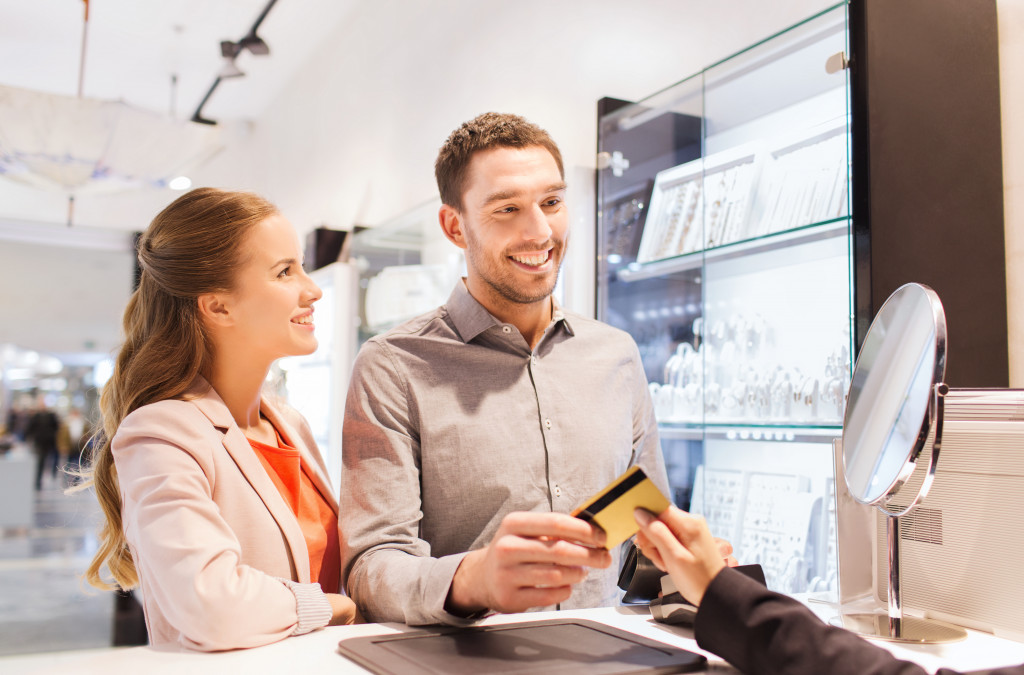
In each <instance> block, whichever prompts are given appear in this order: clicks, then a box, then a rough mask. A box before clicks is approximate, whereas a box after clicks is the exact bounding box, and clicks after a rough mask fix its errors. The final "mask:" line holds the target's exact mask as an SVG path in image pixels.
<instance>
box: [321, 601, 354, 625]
mask: <svg viewBox="0 0 1024 675" xmlns="http://www.w3.org/2000/svg"><path fill="white" fill-rule="evenodd" d="M324 595H326V596H327V602H329V603H331V622H330V623H329V624H327V625H328V626H344V625H346V624H350V623H363V617H362V615H361V614H360V613H359V608H358V607H356V603H354V602H352V599H351V598H350V597H348V596H347V595H341V594H340V593H324Z"/></svg>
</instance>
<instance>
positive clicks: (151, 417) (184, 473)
mask: <svg viewBox="0 0 1024 675" xmlns="http://www.w3.org/2000/svg"><path fill="white" fill-rule="evenodd" d="M186 399H187V400H167V401H160V402H157V403H152V404H149V405H146V406H143V407H141V408H139V409H138V410H136V411H134V412H132V413H131V414H130V415H128V416H127V417H126V418H125V419H124V421H123V422H122V423H121V426H120V427H119V428H118V430H117V433H116V434H115V435H114V439H113V443H112V445H111V447H112V451H113V456H114V464H115V466H116V468H117V475H118V482H119V483H120V487H121V498H122V500H123V507H122V518H123V526H124V532H125V536H126V538H127V540H128V545H129V548H130V550H131V554H132V558H133V559H134V561H135V565H136V568H137V569H138V572H139V579H140V586H141V591H142V596H143V608H144V610H145V614H146V626H147V628H148V629H149V641H150V644H161V643H168V642H176V643H180V644H181V645H183V646H186V647H189V648H192V649H200V650H204V651H212V650H219V649H234V648H239V647H255V646H258V645H263V644H267V643H270V642H274V641H276V640H280V639H282V638H284V637H287V636H288V635H291V634H292V632H293V631H294V630H295V628H296V625H297V622H298V614H297V610H296V595H295V594H294V593H293V592H292V591H291V590H290V589H289V588H288V586H286V585H285V584H284V583H283V582H282V581H280V580H279V579H276V578H275V577H279V578H284V579H290V580H292V581H296V582H300V583H309V581H310V578H309V554H308V552H307V550H306V542H305V539H304V538H303V535H302V531H301V529H300V528H299V524H298V520H297V519H296V518H295V516H294V515H293V514H292V512H291V510H290V509H289V507H288V505H287V504H286V503H285V501H284V499H283V498H282V497H281V494H280V493H279V492H278V490H277V487H276V486H275V485H274V483H273V481H272V480H271V479H270V476H268V475H267V472H266V470H265V469H264V468H263V465H262V464H261V463H260V460H259V459H258V458H257V457H256V454H255V453H254V452H253V450H252V448H251V447H250V445H249V442H248V440H247V439H246V438H245V436H244V435H243V434H242V431H241V429H239V428H238V426H237V425H236V424H235V421H234V419H233V418H232V417H231V413H230V412H229V411H228V408H227V406H226V405H225V404H224V402H223V401H222V400H221V398H220V396H218V395H217V392H216V391H214V390H213V388H212V387H211V386H210V385H209V384H208V383H207V382H206V380H203V379H202V378H198V379H197V381H196V382H195V383H194V385H193V387H192V388H191V389H190V391H189V394H188V395H187V397H186ZM261 409H262V410H263V412H264V414H265V415H266V417H267V418H268V419H269V420H270V421H271V422H272V423H273V424H274V426H275V427H277V429H278V430H279V431H280V432H281V434H282V436H284V439H285V441H286V442H288V443H289V444H290V445H292V446H293V447H295V448H297V449H298V450H299V451H300V452H301V453H302V458H303V462H304V463H306V464H307V465H308V466H310V467H313V468H314V469H315V471H314V472H313V476H312V477H313V480H314V482H315V484H316V486H317V488H318V489H319V490H320V492H321V494H322V495H323V496H324V497H325V498H326V499H327V501H328V502H329V503H330V504H331V505H332V507H333V508H334V510H335V511H337V508H338V504H337V499H336V497H335V494H334V491H333V490H332V489H331V484H330V481H329V479H328V478H327V471H326V467H325V465H324V462H323V459H322V458H321V457H320V453H319V451H318V450H317V447H316V444H315V442H314V441H313V436H312V434H311V433H310V430H309V426H308V425H307V424H306V422H305V420H304V419H303V418H302V416H301V415H299V414H298V413H297V412H295V411H294V410H291V409H290V408H286V407H278V406H275V405H274V404H273V403H272V402H270V401H268V400H267V399H266V398H265V397H264V398H263V400H262V402H261ZM323 590H324V592H328V593H338V592H339V589H337V588H325V589H323Z"/></svg>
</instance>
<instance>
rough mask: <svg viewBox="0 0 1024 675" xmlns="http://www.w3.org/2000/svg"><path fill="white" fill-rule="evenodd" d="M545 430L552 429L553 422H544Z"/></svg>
mask: <svg viewBox="0 0 1024 675" xmlns="http://www.w3.org/2000/svg"><path fill="white" fill-rule="evenodd" d="M544 428H546V429H550V428H551V420H544Z"/></svg>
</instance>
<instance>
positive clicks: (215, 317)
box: [196, 293, 234, 326]
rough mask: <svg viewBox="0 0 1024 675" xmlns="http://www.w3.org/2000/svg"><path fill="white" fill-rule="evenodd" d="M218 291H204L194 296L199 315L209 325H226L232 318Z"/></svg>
mask: <svg viewBox="0 0 1024 675" xmlns="http://www.w3.org/2000/svg"><path fill="white" fill-rule="evenodd" d="M225 300H226V298H224V297H223V296H222V295H221V294H220V293H204V294H203V295H200V296H199V297H198V298H196V302H197V303H198V305H199V316H200V317H201V318H202V320H203V321H206V322H207V323H208V324H209V325H211V326H227V325H229V324H230V323H231V321H232V319H233V318H234V317H233V316H232V315H231V312H229V311H228V305H227V303H226V301H225Z"/></svg>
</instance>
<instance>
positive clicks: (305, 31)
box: [0, 0, 358, 354]
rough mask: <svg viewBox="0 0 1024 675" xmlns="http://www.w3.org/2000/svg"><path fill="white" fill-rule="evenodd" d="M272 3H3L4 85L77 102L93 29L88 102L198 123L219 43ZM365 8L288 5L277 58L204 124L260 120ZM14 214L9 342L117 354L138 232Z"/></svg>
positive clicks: (4, 311)
mask: <svg viewBox="0 0 1024 675" xmlns="http://www.w3.org/2000/svg"><path fill="white" fill-rule="evenodd" d="M267 3H268V0H163V1H157V0H90V2H89V21H88V24H87V25H86V24H85V23H84V15H85V11H84V10H85V3H84V2H83V0H0V84H3V85H8V86H15V87H23V88H27V89H34V90H37V91H44V92H50V93H57V94H65V95H70V96H74V95H76V94H77V91H78V76H79V66H80V64H81V57H82V37H83V29H85V30H86V45H87V47H86V52H85V69H84V81H83V83H84V87H83V95H84V96H87V97H91V98H100V99H110V100H123V101H125V102H127V103H130V104H132V105H135V106H138V107H142V108H147V109H150V110H153V111H156V112H159V113H162V114H169V115H172V116H173V117H175V118H177V119H189V118H191V117H192V114H193V112H194V111H195V109H196V106H197V105H198V104H199V102H200V100H201V99H202V98H203V96H204V95H205V94H206V92H207V90H208V89H209V88H210V85H211V84H212V83H213V81H214V78H215V77H216V75H217V72H218V71H219V70H220V68H221V66H222V65H223V61H222V59H221V56H220V41H221V40H232V41H237V40H239V39H240V38H242V37H243V36H244V35H245V34H246V33H248V32H249V29H250V28H251V27H252V25H253V23H254V21H255V20H256V18H257V17H258V16H259V14H260V12H261V11H262V10H263V9H264V7H265V6H266V5H267ZM357 5H358V0H279V1H278V2H277V3H276V4H275V5H274V7H273V8H272V9H271V10H270V13H269V14H268V15H267V17H266V19H265V20H264V21H263V23H262V24H261V26H260V29H259V31H258V33H259V35H260V36H261V37H262V38H263V39H264V40H265V41H266V42H267V44H268V45H269V47H270V54H269V55H268V56H264V57H256V56H253V55H252V54H249V53H248V52H244V53H242V54H241V55H240V56H239V58H238V61H237V62H238V65H239V67H240V68H241V69H242V70H243V71H244V72H245V73H246V77H242V78H236V79H230V80H225V81H223V82H221V84H220V86H219V87H218V88H217V90H216V92H215V93H214V94H213V96H212V97H211V99H210V101H209V102H208V103H207V105H206V106H205V107H204V109H203V116H204V117H207V118H210V119H213V120H218V121H222V122H227V121H237V120H243V119H244V120H252V119H257V118H259V117H260V115H261V114H262V113H263V111H264V110H265V109H266V107H267V106H268V104H269V103H270V102H271V101H273V99H274V97H275V96H277V95H278V93H279V92H280V91H281V89H282V88H283V87H284V86H285V85H286V84H287V82H288V81H289V80H290V79H291V78H292V77H294V75H295V74H296V73H297V72H298V71H299V70H300V69H301V68H302V67H303V66H304V64H305V63H306V62H307V61H308V59H309V58H310V55H311V54H312V52H313V51H314V50H315V49H316V48H317V47H318V46H319V45H320V44H321V43H322V42H323V41H324V40H325V39H328V36H329V35H330V34H331V33H332V32H333V31H336V30H337V29H338V27H339V26H340V25H342V24H341V22H343V21H344V19H345V17H346V15H347V14H348V13H349V12H351V11H352V10H353V8H355V7H356V6H357ZM172 74H175V75H177V89H176V91H174V90H172V86H171V76H172ZM172 100H173V101H174V102H175V104H174V105H173V107H172ZM2 123H3V120H0V124H2ZM0 180H2V179H0ZM18 189H19V190H22V192H24V189H22V188H18ZM4 211H5V209H4V205H3V204H0V317H2V319H0V344H2V343H12V344H16V345H18V346H21V347H24V348H31V349H36V350H40V351H44V352H49V353H56V354H71V353H81V352H92V353H94V354H103V353H109V352H110V351H111V350H112V349H114V348H115V346H116V344H117V341H118V339H119V338H118V330H119V327H120V323H121V322H120V318H121V312H122V311H123V309H124V305H125V302H126V300H127V298H128V295H129V293H130V292H131V273H132V253H131V250H130V239H129V237H128V234H127V233H126V232H123V233H116V232H109V231H108V232H103V231H99V230H96V229H94V228H77V229H76V230H68V229H67V228H65V227H63V226H57V225H54V224H53V222H52V218H44V217H42V216H40V217H39V218H38V219H37V220H40V221H41V220H50V222H48V223H47V222H35V221H33V220H26V218H25V217H24V216H22V217H20V218H17V219H12V218H10V217H8V218H6V219H5V217H4ZM143 224H144V223H143ZM90 230H91V231H90Z"/></svg>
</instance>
